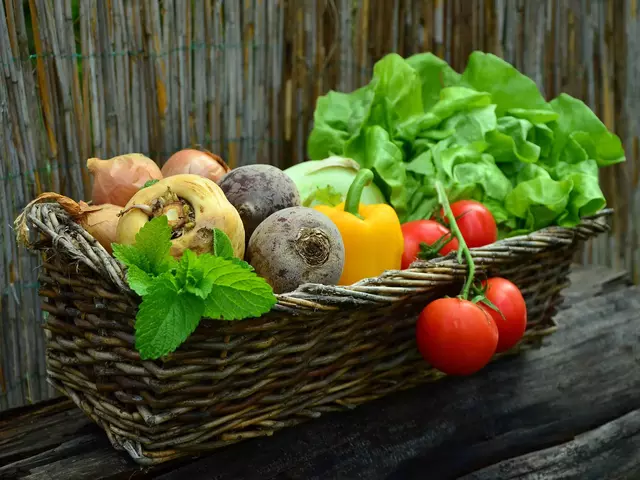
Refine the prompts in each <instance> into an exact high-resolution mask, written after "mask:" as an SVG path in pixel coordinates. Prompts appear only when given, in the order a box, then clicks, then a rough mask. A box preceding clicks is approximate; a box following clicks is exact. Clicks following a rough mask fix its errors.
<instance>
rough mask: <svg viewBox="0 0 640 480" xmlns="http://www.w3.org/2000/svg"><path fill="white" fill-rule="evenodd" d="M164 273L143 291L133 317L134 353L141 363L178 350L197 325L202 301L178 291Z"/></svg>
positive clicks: (200, 314)
mask: <svg viewBox="0 0 640 480" xmlns="http://www.w3.org/2000/svg"><path fill="white" fill-rule="evenodd" d="M176 283H177V282H176V281H175V279H174V277H173V276H172V275H171V274H170V273H165V274H163V275H161V276H159V277H157V278H156V279H155V280H154V281H153V283H152V284H151V285H150V286H149V288H148V289H147V293H146V295H145V296H144V297H143V298H142V303H141V304H140V308H139V310H138V314H137V315H136V323H135V330H136V334H135V337H136V350H138V352H139V353H140V358H142V359H143V360H152V359H156V358H160V357H162V356H163V355H166V354H168V353H170V352H173V351H174V350H175V349H176V348H178V347H179V346H180V345H181V344H182V342H184V341H185V340H186V339H187V337H188V336H189V335H191V334H192V333H193V331H194V330H195V329H196V327H197V326H198V323H199V322H200V318H201V317H202V314H203V312H204V301H203V300H202V299H201V298H199V297H197V296H196V295H194V294H192V293H189V292H185V291H183V290H181V289H180V288H179V287H178V285H176Z"/></svg>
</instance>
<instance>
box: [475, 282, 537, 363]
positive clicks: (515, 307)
mask: <svg viewBox="0 0 640 480" xmlns="http://www.w3.org/2000/svg"><path fill="white" fill-rule="evenodd" d="M482 285H483V286H485V285H486V286H487V291H486V293H485V296H486V297H487V299H488V300H489V301H490V302H491V303H493V304H494V305H495V306H496V307H497V308H498V309H499V310H500V312H502V315H500V314H499V313H498V312H496V311H495V310H493V309H492V308H490V307H488V306H487V305H485V304H483V303H482V302H481V303H480V304H479V305H480V307H482V308H483V309H484V310H485V311H486V312H487V313H488V314H489V315H491V317H492V318H493V320H494V321H495V323H496V325H497V327H498V335H499V338H498V346H497V347H496V351H497V352H504V351H505V350H509V349H510V348H511V347H513V346H514V345H515V344H516V343H518V341H519V340H520V339H521V338H522V335H524V331H525V330H526V328H527V304H526V303H525V301H524V297H523V296H522V293H521V292H520V290H519V289H518V287H516V286H515V285H514V284H513V283H511V282H510V281H509V280H507V279H506V278H500V277H494V278H490V279H488V280H485V281H484V282H482ZM502 316H504V318H502Z"/></svg>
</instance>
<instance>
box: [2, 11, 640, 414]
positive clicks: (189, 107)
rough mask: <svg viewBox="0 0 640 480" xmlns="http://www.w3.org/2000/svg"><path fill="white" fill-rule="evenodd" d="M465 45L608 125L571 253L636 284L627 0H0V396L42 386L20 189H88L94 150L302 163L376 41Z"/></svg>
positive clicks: (20, 397)
mask: <svg viewBox="0 0 640 480" xmlns="http://www.w3.org/2000/svg"><path fill="white" fill-rule="evenodd" d="M473 50H483V51H486V52H491V53H494V54H496V55H499V56H501V57H503V58H504V59H505V60H507V61H509V62H510V63H512V64H513V65H515V66H516V67H517V68H518V69H519V70H520V71H521V72H523V73H525V74H526V75H528V76H530V77H531V78H532V79H533V80H534V81H535V82H536V83H537V85H538V87H539V88H540V90H541V91H542V92H543V94H544V95H545V96H546V97H547V99H551V98H553V97H555V96H556V95H557V94H559V93H560V92H567V93H569V94H571V95H573V96H575V97H578V98H580V99H582V100H583V101H584V102H585V103H587V104H588V105H589V106H590V107H591V108H592V109H593V110H594V111H595V112H596V113H597V115H598V116H599V117H600V119H601V120H602V121H603V122H604V123H605V124H606V126H607V127H608V128H609V129H611V130H613V131H614V132H615V133H617V134H618V135H619V136H620V138H621V139H622V141H623V144H624V146H625V149H626V152H627V162H626V163H623V164H619V165H615V166H614V167H609V168H607V169H604V170H603V171H602V173H601V175H602V177H601V181H602V186H603V191H604V192H605V195H606V196H607V199H608V203H609V205H610V206H611V207H613V208H614V209H615V210H616V212H615V216H614V218H613V223H612V225H613V229H612V233H611V235H610V236H608V237H607V236H601V237H599V238H598V239H597V240H596V241H593V242H590V243H588V244H587V245H585V247H584V249H583V251H582V252H581V253H580V255H579V258H576V260H577V261H579V262H582V263H594V264H601V265H606V266H609V267H613V268H615V269H626V270H627V271H629V272H630V273H631V274H632V275H633V278H634V280H635V281H636V282H638V279H639V276H640V250H639V249H638V245H639V239H640V237H639V233H640V227H639V225H638V223H639V220H638V211H639V206H640V203H639V199H638V196H639V195H638V176H639V162H640V146H639V139H640V114H639V113H638V112H640V2H639V1H638V0H425V1H418V0H413V1H412V0H299V1H293V0H290V1H284V0H230V1H221V0H184V1H183V0H104V1H103V0H28V1H23V0H0V73H1V74H0V410H5V409H7V408H11V407H16V406H20V405H24V404H27V403H31V402H36V401H39V400H43V399H46V398H48V397H50V396H52V395H53V391H52V390H51V389H50V388H49V387H48V385H47V383H46V370H45V364H44V345H43V343H44V342H43V333H42V328H41V325H42V322H43V315H42V313H41V312H40V309H39V299H38V283H37V273H38V272H37V269H38V265H39V262H40V259H39V258H38V257H36V256H33V255H30V254H29V253H27V252H26V251H24V250H23V249H19V248H18V247H17V246H16V243H15V236H14V234H13V231H12V224H13V219H14V218H15V217H16V215H17V214H18V213H19V212H20V210H21V209H22V208H23V207H24V206H25V205H26V203H28V202H29V200H31V199H32V198H34V197H35V196H37V195H38V194H39V193H41V192H44V191H56V192H60V193H63V194H65V195H68V196H70V197H72V198H74V199H76V200H79V199H83V198H89V197H90V187H91V185H90V179H89V177H88V173H87V170H86V166H85V164H86V159H87V158H89V157H92V156H97V157H100V158H103V159H107V158H109V157H112V156H115V155H118V154H122V153H127V152H140V153H143V154H145V155H147V156H149V157H151V158H153V159H155V160H156V161H157V162H158V163H159V164H160V165H162V163H163V162H164V161H165V160H166V159H167V158H168V157H169V156H170V155H171V154H172V153H173V152H175V151H177V150H179V149H181V148H184V147H187V146H191V145H200V146H202V147H205V148H207V149H209V150H211V151H212V152H214V153H218V154H220V155H221V156H222V157H223V158H224V159H225V160H227V162H228V163H229V164H230V165H231V166H232V167H234V166H238V165H243V164H249V163H271V164H274V165H277V166H279V167H287V166H289V165H292V164H295V163H298V162H300V161H303V160H305V145H306V138H307V135H308V133H309V131H310V128H311V125H312V120H313V110H314V106H315V99H316V98H317V97H318V96H319V95H322V94H324V93H326V92H327V91H328V90H330V89H337V90H341V91H351V90H353V89H355V88H357V87H359V86H361V85H364V84H366V83H368V82H369V80H370V78H371V73H372V66H373V64H374V63H375V62H376V61H377V60H378V59H379V58H381V57H382V56H384V55H385V54H386V53H389V52H397V53H399V54H400V55H403V56H409V55H411V54H414V53H418V52H424V51H432V52H433V53H435V54H437V55H438V56H440V57H442V58H444V59H445V60H446V61H447V62H449V63H450V64H451V65H452V66H453V67H454V68H455V69H456V70H458V71H461V70H462V69H463V68H464V66H465V62H466V59H467V57H468V55H469V54H470V53H471V52H472V51H473Z"/></svg>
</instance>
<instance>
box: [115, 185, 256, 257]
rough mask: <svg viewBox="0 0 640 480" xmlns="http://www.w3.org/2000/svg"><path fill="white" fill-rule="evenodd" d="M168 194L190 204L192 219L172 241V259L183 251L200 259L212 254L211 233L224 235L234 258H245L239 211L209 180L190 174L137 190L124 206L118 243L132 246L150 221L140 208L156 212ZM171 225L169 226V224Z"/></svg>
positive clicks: (119, 224)
mask: <svg viewBox="0 0 640 480" xmlns="http://www.w3.org/2000/svg"><path fill="white" fill-rule="evenodd" d="M167 192H171V193H172V194H175V195H177V196H178V198H180V199H183V200H185V201H186V202H188V204H190V211H192V212H193V214H194V215H195V219H194V221H193V223H194V224H195V225H194V226H193V227H192V228H191V229H189V230H186V229H185V230H184V233H183V234H182V236H178V237H177V238H174V239H173V240H172V241H171V244H172V245H171V251H170V253H171V255H172V256H174V257H175V258H180V257H181V256H182V253H183V252H184V251H185V250H186V249H190V250H192V251H194V252H195V253H196V254H198V255H200V254H202V253H210V252H211V251H212V250H213V229H214V228H218V229H220V230H222V231H223V232H224V233H226V234H227V236H228V237H229V240H230V241H231V246H232V247H233V252H234V255H235V256H236V257H238V258H243V257H244V249H245V233H244V226H243V224H242V220H241V218H240V215H239V214H238V211H237V210H236V209H235V207H234V206H233V205H231V203H229V201H228V200H227V198H226V197H225V195H224V193H223V191H222V189H221V188H220V187H219V186H218V185H217V184H216V183H215V182H213V181H211V180H209V179H208V178H204V177H201V176H199V175H193V174H188V173H185V174H181V175H174V176H171V177H167V178H164V179H162V180H160V181H159V182H158V183H155V184H153V185H151V186H149V187H147V188H143V189H142V190H139V191H138V193H136V194H135V195H134V196H133V197H132V198H131V199H130V200H129V202H128V203H127V205H126V206H125V208H124V210H123V212H124V213H122V215H121V217H120V221H119V222H118V228H117V232H116V239H117V242H118V243H121V244H125V245H132V244H134V243H135V240H136V239H135V237H136V234H137V233H138V231H139V230H140V229H141V228H142V227H143V226H144V225H145V224H146V223H147V222H148V221H149V220H150V217H149V215H148V214H147V213H145V212H144V211H143V210H142V209H140V208H139V206H140V205H146V206H148V207H151V208H152V209H153V208H155V206H156V203H157V199H159V198H163V197H165V196H166V195H167ZM170 224H171V222H170Z"/></svg>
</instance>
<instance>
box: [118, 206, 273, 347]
mask: <svg viewBox="0 0 640 480" xmlns="http://www.w3.org/2000/svg"><path fill="white" fill-rule="evenodd" d="M112 247H113V254H114V256H115V257H116V258H117V259H118V260H119V261H120V262H122V263H123V264H124V265H126V266H127V268H128V269H127V281H128V283H129V286H130V287H131V289H132V290H133V291H134V292H136V293H137V294H138V295H140V296H141V297H142V303H141V304H140V308H139V310H138V313H137V315H136V322H135V347H136V350H138V352H139V353H140V358H142V359H143V360H149V359H157V358H160V357H162V356H164V355H166V354H168V353H170V352H173V351H174V350H175V349H176V348H178V347H179V346H180V345H181V344H182V343H183V342H184V341H185V340H186V339H187V338H188V337H189V335H191V334H192V333H193V331H194V330H195V329H196V327H197V326H198V324H199V323H200V319H201V318H202V317H203V316H205V317H209V318H214V319H220V320H241V319H243V318H249V317H258V316H260V315H262V314H264V313H266V312H268V311H269V310H270V309H271V307H273V305H274V304H275V303H276V298H275V295H274V294H273V290H272V288H271V287H270V286H269V284H268V283H267V282H266V281H265V280H264V279H263V278H261V277H258V275H256V273H255V272H254V271H253V268H252V267H251V266H250V265H249V264H248V263H246V262H244V261H242V260H240V259H238V258H235V257H233V248H232V247H231V242H230V240H229V238H228V237H227V236H226V234H225V233H224V232H222V231H221V230H218V229H215V230H214V248H213V250H214V255H212V254H209V253H205V254H202V255H196V253H194V252H193V251H191V250H185V251H184V252H183V255H182V257H181V258H180V261H179V262H178V261H177V260H175V259H174V258H173V257H172V256H171V254H170V250H171V228H170V227H169V224H168V222H167V218H166V217H165V216H161V217H157V218H154V219H153V220H151V221H149V222H148V223H147V224H145V226H144V227H142V229H140V231H139V232H138V234H137V235H136V243H135V244H134V245H120V244H113V245H112Z"/></svg>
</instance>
